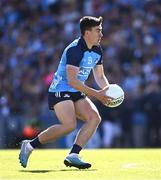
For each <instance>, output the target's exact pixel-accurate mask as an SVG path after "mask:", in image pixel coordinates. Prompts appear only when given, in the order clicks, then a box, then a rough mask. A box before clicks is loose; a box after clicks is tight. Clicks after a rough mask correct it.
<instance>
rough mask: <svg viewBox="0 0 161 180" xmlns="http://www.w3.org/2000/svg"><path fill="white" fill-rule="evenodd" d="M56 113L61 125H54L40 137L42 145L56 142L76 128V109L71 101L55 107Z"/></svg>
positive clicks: (60, 103)
mask: <svg viewBox="0 0 161 180" xmlns="http://www.w3.org/2000/svg"><path fill="white" fill-rule="evenodd" d="M54 111H55V113H56V116H57V118H58V120H59V122H60V124H56V125H53V126H51V127H49V128H48V129H46V130H45V131H43V132H41V133H40V134H39V135H38V138H39V141H40V142H41V144H46V143H48V142H49V141H54V140H56V139H57V138H59V137H61V136H63V135H66V134H68V133H69V132H71V131H73V130H74V129H75V128H76V114H75V107H74V104H73V102H72V101H71V100H68V101H62V102H59V103H58V104H56V105H55V106H54Z"/></svg>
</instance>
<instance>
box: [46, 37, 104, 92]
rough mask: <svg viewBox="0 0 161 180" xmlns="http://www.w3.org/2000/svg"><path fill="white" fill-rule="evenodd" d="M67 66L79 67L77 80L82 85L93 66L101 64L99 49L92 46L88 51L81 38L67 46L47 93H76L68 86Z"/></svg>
mask: <svg viewBox="0 0 161 180" xmlns="http://www.w3.org/2000/svg"><path fill="white" fill-rule="evenodd" d="M67 64H70V65H73V66H77V67H79V73H78V79H79V80H80V81H82V82H83V83H84V82H85V81H86V80H87V78H88V76H89V74H90V72H91V70H92V69H93V68H94V66H95V65H97V64H102V51H101V47H100V46H93V47H92V49H88V47H87V45H86V42H85V40H84V39H83V37H81V38H78V39H76V40H74V41H73V42H72V43H71V44H69V45H68V46H67V47H66V48H65V50H64V52H63V54H62V57H61V60H60V63H59V66H58V69H57V71H56V73H55V75H54V77H53V80H52V83H51V85H50V87H49V92H61V91H69V92H76V91H78V90H76V89H74V88H73V87H72V86H70V85H69V84H68V80H67V73H66V65H67Z"/></svg>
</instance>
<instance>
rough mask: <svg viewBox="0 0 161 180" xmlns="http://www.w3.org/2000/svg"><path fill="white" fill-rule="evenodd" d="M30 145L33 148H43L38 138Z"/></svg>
mask: <svg viewBox="0 0 161 180" xmlns="http://www.w3.org/2000/svg"><path fill="white" fill-rule="evenodd" d="M30 144H31V146H32V147H33V148H38V147H40V146H41V143H40V141H39V138H38V137H36V138H35V139H33V140H31V142H30Z"/></svg>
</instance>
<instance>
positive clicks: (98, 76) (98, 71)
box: [93, 64, 109, 89]
mask: <svg viewBox="0 0 161 180" xmlns="http://www.w3.org/2000/svg"><path fill="white" fill-rule="evenodd" d="M93 75H94V78H95V81H96V83H97V84H98V86H99V87H100V88H101V89H105V88H108V87H109V82H108V80H107V78H106V76H105V73H104V68H103V65H102V64H99V65H96V66H95V68H94V69H93Z"/></svg>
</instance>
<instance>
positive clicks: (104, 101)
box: [96, 87, 113, 105]
mask: <svg viewBox="0 0 161 180" xmlns="http://www.w3.org/2000/svg"><path fill="white" fill-rule="evenodd" d="M106 91H108V87H107V88H105V89H102V90H98V91H97V94H96V98H97V99H98V100H99V101H100V102H101V103H102V104H104V105H107V104H109V103H110V101H111V100H112V99H113V98H112V97H109V96H107V95H106Z"/></svg>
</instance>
